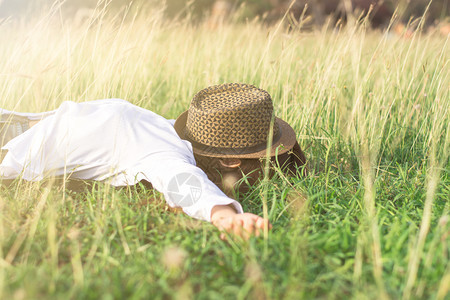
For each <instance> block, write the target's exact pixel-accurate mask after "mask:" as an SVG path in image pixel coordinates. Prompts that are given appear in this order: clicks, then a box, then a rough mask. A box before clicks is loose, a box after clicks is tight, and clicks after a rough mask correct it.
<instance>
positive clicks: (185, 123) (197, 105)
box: [174, 83, 296, 158]
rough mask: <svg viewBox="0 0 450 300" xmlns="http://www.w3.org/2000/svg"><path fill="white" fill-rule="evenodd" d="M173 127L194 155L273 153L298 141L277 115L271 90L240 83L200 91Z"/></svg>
mask: <svg viewBox="0 0 450 300" xmlns="http://www.w3.org/2000/svg"><path fill="white" fill-rule="evenodd" d="M271 124H273V130H272V133H273V136H272V138H271V139H270V138H269V134H270V132H271V130H270V129H271V128H270V126H271ZM174 128H175V130H176V132H177V133H178V135H179V136H180V138H182V139H185V140H188V141H189V142H190V143H191V144H192V148H193V151H194V153H195V154H197V155H203V156H210V157H220V158H224V157H234V158H261V157H265V156H267V155H270V156H274V155H280V154H283V153H285V152H287V151H289V150H290V149H292V147H293V146H294V145H295V143H296V134H295V132H294V129H292V127H291V126H290V125H289V124H288V123H286V122H285V121H283V120H281V119H280V118H277V117H275V116H274V114H273V104H272V99H271V97H270V95H269V93H267V92H266V91H264V90H262V89H259V88H257V87H255V86H253V85H249V84H241V83H227V84H222V85H215V86H211V87H208V88H206V89H203V90H201V91H200V92H198V93H197V94H196V95H195V96H194V98H193V99H192V101H191V105H190V106H189V109H188V110H187V111H185V112H183V113H182V114H181V115H180V116H179V117H178V118H177V120H176V121H175V124H174ZM269 142H270V144H268V143H269Z"/></svg>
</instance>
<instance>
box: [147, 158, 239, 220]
mask: <svg viewBox="0 0 450 300" xmlns="http://www.w3.org/2000/svg"><path fill="white" fill-rule="evenodd" d="M139 169H140V172H139V173H140V175H141V176H143V177H141V176H140V177H141V178H145V179H146V180H148V181H149V182H150V183H151V184H152V185H153V187H154V188H155V189H156V190H158V191H159V192H161V193H163V194H164V197H165V199H166V202H167V203H168V204H169V205H170V206H171V207H181V208H182V209H183V211H184V212H185V213H186V214H187V215H189V216H191V217H193V218H196V219H200V220H205V221H208V222H211V210H212V208H213V207H214V206H216V205H228V204H232V205H233V206H234V208H235V209H236V211H237V212H238V213H243V210H242V206H241V204H240V203H239V202H237V201H235V200H233V199H231V198H229V197H227V196H226V195H225V194H224V193H223V192H222V191H221V190H220V189H219V188H218V187H217V186H216V185H215V184H214V183H213V182H211V181H210V180H209V179H208V177H207V176H206V174H205V173H204V172H203V170H201V169H200V168H198V167H197V166H195V165H194V164H193V163H192V162H191V161H190V159H188V158H186V157H183V156H182V155H179V154H178V153H161V154H159V155H151V156H150V157H149V158H148V159H146V160H144V161H141V164H140V167H139Z"/></svg>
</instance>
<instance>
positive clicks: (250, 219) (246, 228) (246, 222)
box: [212, 213, 272, 240]
mask: <svg viewBox="0 0 450 300" xmlns="http://www.w3.org/2000/svg"><path fill="white" fill-rule="evenodd" d="M212 223H213V225H214V226H216V227H217V228H218V229H219V230H220V231H224V232H227V233H231V234H234V235H236V236H239V237H241V238H244V239H246V240H247V239H248V238H250V236H252V235H255V236H260V234H261V232H262V231H263V230H264V228H265V227H266V228H268V229H271V228H272V225H271V224H270V223H269V221H268V220H267V219H264V218H262V217H260V216H257V215H254V214H251V213H243V214H234V215H231V216H226V217H222V218H217V219H216V220H213V221H212ZM220 237H221V239H225V238H226V235H225V234H224V233H222V235H221V236H220Z"/></svg>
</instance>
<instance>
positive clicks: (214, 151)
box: [184, 124, 281, 156]
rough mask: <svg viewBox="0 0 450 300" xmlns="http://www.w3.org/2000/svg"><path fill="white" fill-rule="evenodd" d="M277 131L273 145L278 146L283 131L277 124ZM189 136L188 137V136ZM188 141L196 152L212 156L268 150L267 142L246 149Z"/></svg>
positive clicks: (237, 154)
mask: <svg viewBox="0 0 450 300" xmlns="http://www.w3.org/2000/svg"><path fill="white" fill-rule="evenodd" d="M274 126H276V128H277V130H276V134H275V135H274V137H273V140H272V145H273V144H276V143H277V142H278V140H279V139H280V136H281V130H280V129H279V126H278V124H275V125H274ZM184 132H185V134H186V128H184ZM186 136H187V135H186ZM188 141H189V142H190V143H191V144H192V146H193V147H194V149H195V150H197V151H198V150H199V151H201V152H205V153H209V154H210V155H226V156H240V155H245V154H250V153H255V152H261V151H263V150H266V149H267V146H268V145H267V142H264V143H261V144H258V145H255V146H251V147H244V148H224V147H212V146H208V145H205V144H202V143H199V142H196V141H194V140H193V139H191V138H188Z"/></svg>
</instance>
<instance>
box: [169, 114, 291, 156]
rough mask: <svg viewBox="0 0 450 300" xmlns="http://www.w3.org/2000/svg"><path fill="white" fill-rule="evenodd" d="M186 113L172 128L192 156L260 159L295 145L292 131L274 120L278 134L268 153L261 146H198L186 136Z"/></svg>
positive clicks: (286, 124) (284, 151)
mask: <svg viewBox="0 0 450 300" xmlns="http://www.w3.org/2000/svg"><path fill="white" fill-rule="evenodd" d="M187 116H188V111H185V112H183V113H182V114H181V115H180V116H179V117H178V118H177V119H176V121H175V124H174V128H175V131H176V132H177V134H178V136H179V137H180V138H181V139H183V140H187V141H189V142H190V143H191V144H192V148H193V150H194V154H198V155H202V156H208V157H222V158H262V157H266V156H275V155H280V154H283V153H286V152H287V151H289V150H291V149H292V148H293V147H294V145H295V143H296V135H295V131H294V129H292V127H291V126H290V125H289V124H288V123H286V122H285V121H283V120H281V119H280V118H275V122H276V124H278V128H279V130H280V131H279V134H278V137H277V138H276V139H274V140H273V141H272V145H271V147H270V151H268V148H267V146H268V145H261V146H257V147H252V148H238V149H236V148H216V147H211V146H207V145H203V144H199V143H197V142H195V141H193V140H191V139H190V138H189V137H188V136H187V135H186V121H187Z"/></svg>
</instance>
